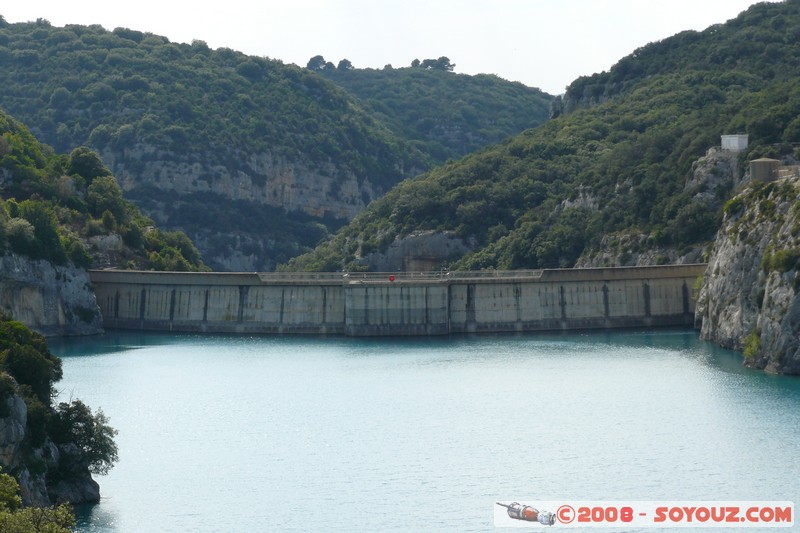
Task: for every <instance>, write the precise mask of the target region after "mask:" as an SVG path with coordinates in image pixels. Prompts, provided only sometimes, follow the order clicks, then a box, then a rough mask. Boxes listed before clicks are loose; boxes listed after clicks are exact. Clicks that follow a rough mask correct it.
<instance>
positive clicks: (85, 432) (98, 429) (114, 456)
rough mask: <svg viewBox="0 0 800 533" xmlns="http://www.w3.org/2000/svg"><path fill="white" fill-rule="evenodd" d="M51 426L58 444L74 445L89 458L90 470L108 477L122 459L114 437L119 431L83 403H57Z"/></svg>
mask: <svg viewBox="0 0 800 533" xmlns="http://www.w3.org/2000/svg"><path fill="white" fill-rule="evenodd" d="M50 423H51V437H52V439H53V442H55V443H56V444H65V443H69V442H73V443H75V444H76V445H77V446H78V447H79V448H80V449H81V450H82V451H83V453H84V454H85V455H86V460H87V461H88V462H89V471H90V472H92V473H93V474H101V475H105V474H107V473H108V471H109V470H111V468H112V467H113V466H114V463H116V462H117V460H118V459H119V452H118V449H117V444H116V443H115V442H114V436H115V435H116V434H117V430H116V429H114V428H112V427H111V426H109V425H108V417H107V416H106V415H105V414H104V413H103V410H102V409H98V410H97V413H95V414H92V410H91V409H90V408H89V406H87V405H86V404H84V403H83V402H82V401H80V400H74V401H73V402H72V403H66V402H61V403H59V404H58V408H57V409H56V412H55V414H54V415H53V418H52V419H51V421H50Z"/></svg>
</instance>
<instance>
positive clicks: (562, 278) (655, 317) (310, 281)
mask: <svg viewBox="0 0 800 533" xmlns="http://www.w3.org/2000/svg"><path fill="white" fill-rule="evenodd" d="M705 268H706V265H705V264H697V265H672V266H652V267H618V268H587V269H554V270H526V271H478V272H458V271H456V272H433V273H425V272H401V273H392V274H389V273H386V274H378V273H357V274H355V273H354V274H342V273H335V274H334V273H302V272H298V273H221V272H219V273H184V272H139V271H120V270H95V271H91V272H90V276H91V279H92V283H93V284H94V286H95V292H96V294H97V302H98V304H99V306H100V309H101V311H102V313H103V323H104V326H105V327H106V328H122V329H137V330H156V331H185V332H220V333H295V334H304V333H307V334H338V335H348V336H376V335H447V334H450V333H474V332H501V331H545V330H564V329H584V328H617V327H639V326H677V325H684V326H691V325H693V324H694V305H695V297H694V295H693V294H692V290H691V288H692V287H693V285H694V282H695V280H696V279H697V277H698V276H700V275H702V274H703V273H704V272H705Z"/></svg>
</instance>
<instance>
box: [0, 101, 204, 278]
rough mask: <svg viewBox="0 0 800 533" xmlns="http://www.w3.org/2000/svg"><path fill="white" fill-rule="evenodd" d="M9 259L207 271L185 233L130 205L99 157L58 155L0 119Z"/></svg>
mask: <svg viewBox="0 0 800 533" xmlns="http://www.w3.org/2000/svg"><path fill="white" fill-rule="evenodd" d="M109 242H110V243H112V244H111V245H107V244H106V245H104V243H109ZM7 251H12V252H15V253H18V254H21V255H25V256H28V257H31V258H33V259H44V260H47V261H50V262H52V263H55V264H58V265H64V264H67V263H70V262H71V263H73V264H75V265H76V266H79V267H84V268H88V267H107V266H118V267H123V268H124V267H129V268H142V269H155V270H200V269H204V268H205V267H204V265H203V263H202V261H201V259H200V254H199V253H198V251H197V249H196V248H195V247H194V245H193V244H192V243H191V241H190V240H189V239H188V238H187V237H186V235H185V234H184V233H182V232H179V231H161V230H159V229H157V228H156V227H155V223H154V222H153V221H152V220H151V219H149V218H148V217H146V216H144V215H142V214H141V213H140V212H139V210H138V209H137V208H136V207H135V206H134V205H133V204H131V203H130V202H128V201H126V200H124V199H123V196H122V190H121V189H120V187H119V184H118V183H117V181H116V179H115V178H114V176H112V175H111V173H110V171H109V170H108V169H107V168H106V167H105V166H104V165H103V163H102V162H101V161H100V159H99V157H98V156H97V154H96V153H94V152H92V151H91V150H89V149H87V148H85V147H80V148H76V149H75V150H73V151H72V152H71V153H70V154H69V155H65V154H57V153H55V152H54V151H53V149H52V148H50V147H49V146H46V145H43V144H41V143H39V142H38V141H37V140H36V139H35V138H34V136H33V135H32V134H31V133H30V131H28V129H27V128H25V127H24V126H23V125H22V124H20V123H19V122H17V121H16V120H14V119H13V118H11V117H10V116H8V115H7V114H6V113H4V112H2V111H0V254H2V253H5V252H7Z"/></svg>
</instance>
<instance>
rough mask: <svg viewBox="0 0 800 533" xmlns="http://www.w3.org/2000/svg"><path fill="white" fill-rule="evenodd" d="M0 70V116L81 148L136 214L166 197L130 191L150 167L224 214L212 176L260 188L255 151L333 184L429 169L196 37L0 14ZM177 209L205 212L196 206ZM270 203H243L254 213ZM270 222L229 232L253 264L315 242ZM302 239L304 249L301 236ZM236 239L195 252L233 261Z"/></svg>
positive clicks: (281, 73)
mask: <svg viewBox="0 0 800 533" xmlns="http://www.w3.org/2000/svg"><path fill="white" fill-rule="evenodd" d="M0 64H2V65H3V68H2V69H0V86H2V90H0V107H3V108H5V109H6V110H7V111H8V112H9V113H11V114H13V115H14V116H15V117H17V118H18V119H19V120H21V121H23V122H25V123H26V124H28V125H30V127H31V128H32V131H33V132H34V133H35V134H36V135H37V136H38V137H39V138H41V139H42V141H43V142H46V143H48V144H50V145H51V146H54V147H55V148H56V150H59V151H67V150H70V149H72V148H73V147H75V146H81V145H86V146H90V147H92V148H93V149H95V150H97V151H98V152H100V153H101V154H102V155H103V157H104V159H105V161H106V162H107V163H108V165H109V166H110V167H111V169H112V170H113V171H114V173H115V174H116V175H117V176H118V177H119V178H120V180H121V181H125V182H126V183H128V185H126V190H129V189H134V190H132V191H130V192H131V196H130V197H131V198H133V199H135V201H137V202H141V203H142V204H145V203H147V202H148V201H149V202H151V203H153V202H155V203H157V202H159V201H160V200H161V194H162V193H163V192H164V190H165V189H169V188H170V187H164V186H161V187H158V188H155V187H149V188H148V187H143V188H142V189H141V190H136V188H137V186H139V185H144V184H145V183H146V182H147V181H148V179H150V178H153V175H152V174H153V173H158V172H159V171H158V170H153V169H152V166H151V165H152V164H155V165H156V166H157V167H162V168H163V166H164V165H163V163H168V164H171V165H172V166H173V167H174V168H179V169H180V168H183V169H192V170H191V174H192V177H191V179H192V180H194V182H195V184H197V183H204V182H205V183H208V184H209V186H208V188H209V189H213V192H214V194H215V196H216V198H215V199H214V203H215V204H217V205H223V206H225V205H226V203H227V202H228V201H230V200H235V199H236V198H235V194H236V193H235V192H227V193H224V192H220V191H219V190H218V188H215V187H214V185H213V184H214V181H215V179H216V177H217V176H218V175H219V174H225V175H229V176H234V177H236V176H239V175H247V176H250V178H251V179H253V180H255V181H256V183H255V185H260V186H263V185H264V183H258V180H259V179H261V180H263V179H265V178H264V177H263V176H262V175H260V174H258V172H256V171H255V170H254V167H258V166H259V165H261V163H259V162H254V160H253V158H254V157H258V156H261V155H262V154H268V156H269V158H271V160H272V161H274V162H275V164H276V165H278V166H284V167H285V166H289V167H291V166H292V165H301V166H302V167H303V168H309V169H312V170H316V171H318V172H323V173H325V174H327V175H332V176H334V177H335V178H336V179H339V180H341V179H344V178H345V177H347V176H355V177H356V178H357V179H358V180H359V181H360V182H363V181H365V180H366V181H369V182H370V184H371V185H372V188H373V189H374V190H377V191H381V192H383V191H386V190H388V189H389V188H390V187H391V186H392V185H394V184H395V183H397V182H398V181H399V180H401V179H402V178H404V177H405V176H406V175H410V174H411V173H413V172H415V169H420V168H425V167H427V165H428V162H427V158H426V157H425V156H424V155H423V154H421V153H419V152H418V151H416V150H415V149H413V148H412V147H409V146H406V145H405V143H403V142H402V141H399V140H398V139H397V138H396V137H395V136H393V135H392V134H391V133H390V132H389V131H388V130H387V129H386V128H385V127H383V126H382V125H381V124H379V123H378V122H377V121H376V120H375V119H373V118H372V117H371V116H370V115H369V114H367V113H365V112H364V111H363V110H362V109H361V108H360V107H359V106H357V105H355V104H354V102H353V99H352V98H351V97H350V96H349V95H348V94H347V93H345V92H344V91H343V90H341V89H339V88H337V87H336V86H335V85H334V84H332V83H330V82H328V81H326V80H325V79H324V78H322V77H321V76H319V75H318V74H316V73H313V72H311V71H309V70H307V69H304V68H299V67H295V66H289V65H284V64H282V63H281V62H279V61H274V60H270V59H266V58H261V57H251V56H247V55H244V54H242V53H239V52H235V51H233V50H231V49H227V48H220V49H217V50H211V49H210V48H209V47H208V46H207V45H206V44H205V43H204V42H202V41H194V42H193V43H192V44H191V45H189V44H178V43H171V42H169V40H167V39H166V38H164V37H160V36H157V35H153V34H148V33H142V32H138V31H134V30H129V29H125V28H117V29H115V30H114V31H108V30H105V29H103V28H102V27H100V26H78V25H69V26H66V27H63V28H59V27H53V26H51V25H50V24H49V23H48V22H47V21H46V20H43V19H40V20H37V21H36V22H31V23H21V24H8V23H6V22H5V21H3V20H2V18H0ZM151 181H152V180H151ZM181 192H183V191H181ZM185 201H186V203H188V204H190V205H191V207H192V208H193V209H199V210H201V211H202V209H203V208H204V206H203V204H202V203H201V201H200V199H199V198H195V197H188V198H186V199H185ZM271 201H273V200H272V199H271V198H265V199H263V201H261V202H256V201H252V202H251V203H252V204H253V206H252V207H251V209H256V208H257V206H258V205H263V204H264V203H269V202H271ZM276 206H277V207H282V206H281V205H276ZM226 207H227V208H228V209H229V210H233V209H234V208H235V207H234V206H232V205H227V206H226ZM148 214H149V215H150V216H153V217H154V218H155V219H156V220H157V222H159V224H161V225H162V226H164V227H168V228H181V229H185V230H186V231H187V232H189V233H190V235H192V236H193V237H194V236H196V235H199V233H200V230H208V229H211V230H212V231H213V230H214V223H215V221H214V220H213V219H211V218H210V217H207V218H206V219H204V220H203V224H202V225H201V226H186V227H183V228H182V227H181V226H180V222H181V220H180V219H178V220H173V219H172V218H171V212H170V211H169V210H166V211H151V212H149V213H148ZM271 215H272V216H273V217H274V218H276V219H277V220H276V221H275V222H274V224H273V225H275V226H279V227H285V229H284V230H283V231H282V232H280V233H278V234H275V233H271V234H266V232H265V231H264V229H263V228H260V227H257V226H255V225H254V222H257V221H252V220H247V219H244V218H239V219H238V220H236V225H235V227H234V228H233V229H234V230H235V231H236V232H237V233H239V234H241V235H242V236H243V238H244V240H246V241H254V242H255V243H257V244H258V246H259V247H260V248H261V250H260V252H259V253H260V254H261V256H262V261H264V262H266V263H269V262H270V261H271V260H272V259H271V257H272V256H274V255H277V256H281V257H291V256H292V255H295V254H296V253H297V249H298V248H299V249H300V250H307V249H309V247H311V246H313V245H315V244H316V243H317V241H318V239H319V235H318V234H317V233H318V232H317V231H316V229H315V227H313V224H308V225H302V224H301V225H300V226H301V227H300V228H299V234H290V235H288V241H289V242H290V243H291V245H290V246H288V247H285V248H284V247H281V246H280V242H278V244H276V242H273V241H282V240H286V237H285V234H286V233H288V232H291V231H293V230H294V229H295V228H296V227H297V226H298V224H297V221H296V220H295V221H294V223H292V221H290V220H287V224H283V220H284V219H285V218H286V212H285V210H284V209H277V210H273V211H272V212H271ZM316 222H318V221H314V223H316ZM309 226H310V228H309ZM309 232H310V233H311V234H312V235H313V236H312V237H311V238H310V240H309V238H308V237H304V235H305V233H309ZM217 234H219V232H217ZM275 237H280V239H275ZM233 241H235V240H233ZM233 241H232V240H231V239H228V242H226V243H224V246H223V247H222V248H220V249H214V250H209V249H208V248H206V249H204V255H206V256H207V257H213V256H215V255H216V256H220V255H225V254H227V253H230V252H231V250H230V249H229V246H230V243H231V242H233ZM240 252H241V250H240ZM215 266H220V265H219V264H217V265H215Z"/></svg>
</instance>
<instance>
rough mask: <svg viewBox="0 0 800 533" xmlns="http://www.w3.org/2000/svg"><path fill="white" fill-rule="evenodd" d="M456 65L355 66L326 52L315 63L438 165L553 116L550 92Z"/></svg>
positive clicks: (312, 66) (445, 60)
mask: <svg viewBox="0 0 800 533" xmlns="http://www.w3.org/2000/svg"><path fill="white" fill-rule="evenodd" d="M454 67H455V65H453V64H452V63H451V62H450V59H449V58H447V57H440V58H438V59H425V60H423V61H419V60H415V61H414V62H413V63H412V66H411V67H404V68H393V67H392V66H391V65H386V67H384V68H383V69H380V70H379V69H369V68H367V69H359V68H354V67H353V65H352V64H351V63H350V62H349V61H347V60H341V61H339V63H338V65H337V66H335V67H334V65H333V64H332V63H330V62H326V61H325V60H324V58H323V57H322V56H316V57H313V58H311V60H310V61H309V64H308V68H310V69H313V70H315V71H316V72H319V73H320V74H322V75H323V76H324V77H325V78H327V79H329V80H331V81H333V82H334V83H336V84H337V85H339V86H341V87H342V88H344V89H345V90H347V91H348V92H349V93H351V94H353V95H354V96H356V97H357V98H358V100H359V102H360V103H361V105H363V106H364V107H365V108H366V109H368V110H369V111H371V112H372V113H373V114H374V115H375V116H376V117H377V118H378V119H379V120H380V121H381V122H382V123H383V124H386V126H388V127H389V129H391V130H392V131H393V132H395V133H396V134H398V135H399V136H400V137H402V138H403V139H406V140H408V141H409V142H411V143H412V145H413V146H415V147H416V148H418V149H419V150H420V151H421V152H423V153H425V154H427V155H429V156H430V157H431V158H432V160H433V161H434V162H435V163H437V164H441V163H444V162H445V161H447V160H448V159H458V158H460V157H463V156H465V155H467V154H468V153H470V152H474V151H476V150H479V149H480V148H483V147H484V146H486V145H488V144H494V143H497V142H500V141H502V140H503V139H505V138H506V137H510V136H511V135H516V134H517V133H520V132H522V131H523V130H526V129H528V128H532V127H534V126H538V125H539V124H541V123H543V122H544V121H545V120H547V118H548V113H549V111H550V103H551V102H552V101H553V97H552V96H550V95H549V94H546V93H543V92H542V91H540V90H539V89H535V88H532V87H527V86H525V85H523V84H521V83H516V82H509V81H506V80H504V79H502V78H498V77H497V76H494V75H490V74H479V75H477V76H468V75H466V74H454V73H453V72H452V71H453V68H454Z"/></svg>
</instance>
